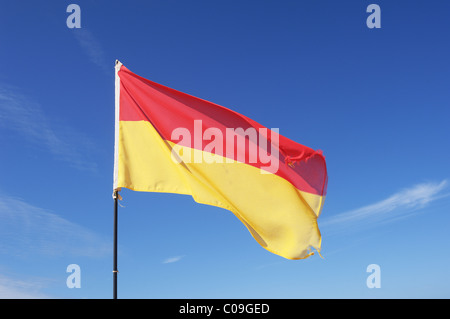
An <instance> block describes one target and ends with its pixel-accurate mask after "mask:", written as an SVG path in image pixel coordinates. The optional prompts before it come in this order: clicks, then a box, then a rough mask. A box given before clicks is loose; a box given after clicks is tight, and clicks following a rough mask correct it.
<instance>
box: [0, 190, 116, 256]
mask: <svg viewBox="0 0 450 319" xmlns="http://www.w3.org/2000/svg"><path fill="white" fill-rule="evenodd" d="M0 253H2V254H8V255H14V256H30V255H34V254H38V255H47V256H48V255H53V256H55V255H56V256H62V255H70V256H73V255H76V256H88V257H95V256H102V255H103V256H104V255H106V254H109V253H110V243H109V241H108V240H106V239H105V238H103V237H102V236H99V235H98V234H96V233H94V232H93V231H91V230H89V229H87V228H85V227H83V226H81V225H78V224H76V223H73V222H71V221H69V220H67V219H65V218H63V217H61V216H59V215H57V214H55V213H52V212H49V211H48V210H45V209H43V208H40V207H37V206H34V205H31V204H29V203H27V202H25V201H24V200H22V199H20V198H14V197H11V196H7V195H2V194H0Z"/></svg>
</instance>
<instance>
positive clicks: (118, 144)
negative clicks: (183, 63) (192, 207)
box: [114, 62, 327, 259]
mask: <svg viewBox="0 0 450 319" xmlns="http://www.w3.org/2000/svg"><path fill="white" fill-rule="evenodd" d="M115 97H116V109H115V112H116V113H115V116H116V118H115V121H116V122H115V154H114V190H116V191H119V190H120V189H121V188H127V189H130V190H133V191H142V192H164V193H177V194H185V195H191V196H192V197H193V199H194V200H195V201H196V202H198V203H202V204H207V205H212V206H217V207H221V208H224V209H226V210H229V211H231V212H232V213H233V214H234V215H235V216H236V217H237V218H239V220H240V221H241V222H242V223H243V224H244V225H245V226H246V227H247V229H248V230H249V232H250V233H251V235H252V236H253V237H254V238H255V240H256V241H257V242H258V243H259V244H260V245H261V246H262V247H264V248H265V249H267V250H268V251H270V252H272V253H275V254H277V255H280V256H282V257H284V258H288V259H302V258H306V257H308V256H310V255H312V254H313V253H314V251H313V249H315V250H316V251H318V252H319V253H320V245H321V234H320V231H319V228H318V224H317V218H318V217H319V215H320V213H321V210H322V207H323V204H324V199H325V195H326V187H327V171H326V163H325V158H324V156H323V155H322V152H321V151H316V150H314V149H311V148H309V147H306V146H304V145H301V144H298V143H296V142H294V141H292V140H290V139H288V138H286V137H284V136H283V135H281V134H279V129H277V128H272V129H269V128H267V127H265V126H263V125H261V124H259V123H257V122H255V121H253V120H252V119H250V118H248V117H246V116H244V115H241V114H239V113H237V112H235V111H232V110H231V109H228V108H225V107H223V106H220V105H217V104H214V103H212V102H209V101H206V100H203V99H200V98H197V97H194V96H192V95H189V94H186V93H183V92H180V91H177V90H175V89H172V88H169V87H166V86H164V85H161V84H158V83H155V82H153V81H150V80H148V79H145V78H143V77H141V76H139V75H136V74H134V73H133V72H131V71H130V70H129V69H127V68H126V67H125V66H124V65H122V64H121V63H120V62H117V63H116V88H115ZM217 226H218V225H211V227H217Z"/></svg>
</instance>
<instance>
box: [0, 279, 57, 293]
mask: <svg viewBox="0 0 450 319" xmlns="http://www.w3.org/2000/svg"><path fill="white" fill-rule="evenodd" d="M45 286H46V283H45V280H42V279H41V280H39V279H33V280H30V281H26V280H21V279H13V278H9V277H6V276H3V275H0V299H48V298H51V297H50V296H48V295H46V294H44V293H42V292H41V289H42V288H44V287H45Z"/></svg>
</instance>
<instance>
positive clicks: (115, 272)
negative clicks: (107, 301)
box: [113, 190, 119, 299]
mask: <svg viewBox="0 0 450 319" xmlns="http://www.w3.org/2000/svg"><path fill="white" fill-rule="evenodd" d="M113 197H114V265H113V299H117V273H118V272H119V271H118V270H117V219H118V215H117V200H118V197H119V194H118V191H117V190H114V195H113Z"/></svg>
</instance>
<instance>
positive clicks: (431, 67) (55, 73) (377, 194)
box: [0, 0, 450, 298]
mask: <svg viewBox="0 0 450 319" xmlns="http://www.w3.org/2000/svg"><path fill="white" fill-rule="evenodd" d="M71 3H76V4H78V5H79V6H80V8H81V28H79V29H69V28H68V27H67V25H66V19H67V17H68V16H69V14H70V13H67V12H66V8H67V6H68V5H69V4H71ZM371 3H376V4H378V5H379V6H380V8H381V28H379V29H369V28H368V27H367V25H366V19H367V17H368V16H369V13H367V12H366V8H367V6H368V5H369V4H371ZM0 7H1V10H0V48H1V50H0V61H1V62H2V67H1V70H0V145H1V151H0V155H1V156H0V298H111V297H112V234H113V233H112V229H113V228H112V227H113V218H112V217H113V200H112V197H111V195H112V173H113V154H114V152H113V147H114V61H115V60H116V59H119V60H120V61H121V62H122V63H123V64H124V65H125V66H127V67H128V68H129V69H130V70H131V71H133V72H135V73H137V74H139V75H141V76H143V77H146V78H148V79H151V80H153V81H156V82H159V83H161V84H164V85H167V86H170V87H173V88H175V89H178V90H180V91H183V92H186V93H189V94H192V95H195V96H198V97H200V98H204V99H207V100H210V101H213V102H215V103H218V104H220V105H223V106H226V107H228V108H231V109H233V110H235V111H237V112H240V113H242V114H244V115H246V116H248V117H251V118H253V119H254V120H256V121H258V122H259V123H261V124H263V125H265V126H267V127H271V128H279V130H280V134H282V135H285V136H287V137H289V138H291V139H293V140H295V141H297V142H299V143H302V144H304V145H307V146H309V147H312V148H314V149H321V150H323V152H324V155H325V156H326V160H327V166H328V173H329V183H328V194H327V199H326V202H325V207H324V209H323V212H322V215H321V216H320V218H319V227H320V229H321V232H322V236H323V238H322V255H323V258H321V257H320V256H318V255H317V254H316V255H314V256H312V257H311V258H309V259H307V260H298V261H291V260H286V259H284V258H282V257H279V256H277V255H274V254H271V253H269V252H268V251H266V250H264V249H263V248H261V247H260V246H259V245H258V244H257V242H256V241H255V240H254V239H253V238H252V237H251V235H250V234H249V233H248V231H247V230H246V228H245V227H244V226H243V225H242V224H241V223H240V222H239V221H238V219H237V218H236V217H235V216H234V215H233V214H232V213H230V212H228V211H225V210H223V209H220V208H217V207H210V206H205V205H199V204H196V203H195V202H194V201H193V200H192V198H190V197H188V196H182V195H173V194H154V193H138V192H132V191H128V190H123V191H122V194H121V195H122V196H123V198H124V200H123V201H122V202H121V205H122V206H123V207H120V208H119V271H120V273H119V277H118V278H119V298H449V297H450V288H449V286H450V285H449V284H450V274H449V272H448V266H449V264H450V249H449V244H450V233H449V232H448V226H449V224H450V217H449V214H448V213H449V211H450V196H449V195H450V187H449V178H450V170H449V164H448V163H450V148H449V137H450V129H449V125H448V120H449V116H450V111H449V101H450V90H449V89H448V88H449V85H450V60H449V59H448V56H449V53H450V44H449V42H448V32H449V31H450V29H449V28H450V27H449V25H448V12H450V3H449V2H448V1H437V0H433V1H424V0H423V1H414V2H413V3H411V2H410V1H394V2H393V1H348V0H345V1H331V0H327V1H135V2H133V4H131V3H130V2H129V1H128V2H127V1H72V2H70V1H45V2H42V1H25V2H24V1H1V3H0ZM70 264H77V265H79V266H80V269H81V288H72V289H69V288H68V287H67V285H66V279H67V277H68V276H69V273H67V272H66V269H67V266H68V265H70ZM370 264H377V265H379V266H380V270H381V275H380V279H381V288H372V289H370V288H368V287H367V285H366V279H367V277H368V276H369V275H370V273H368V272H367V271H366V270H367V266H368V265H370Z"/></svg>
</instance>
